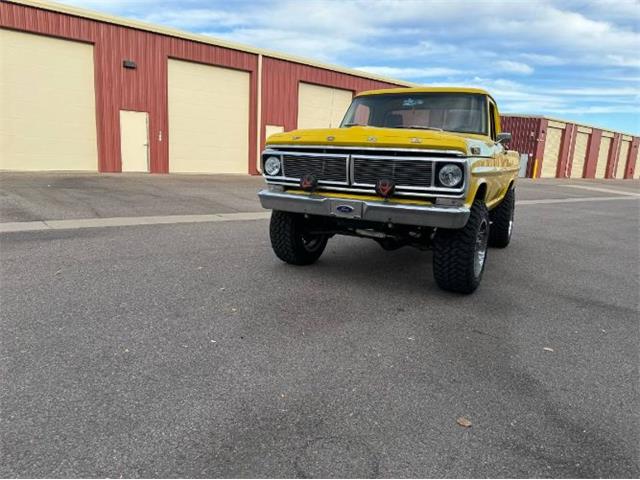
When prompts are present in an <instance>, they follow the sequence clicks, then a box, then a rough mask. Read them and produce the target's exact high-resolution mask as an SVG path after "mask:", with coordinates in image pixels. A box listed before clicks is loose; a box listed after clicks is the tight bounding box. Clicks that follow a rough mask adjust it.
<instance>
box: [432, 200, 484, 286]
mask: <svg viewBox="0 0 640 480" xmlns="http://www.w3.org/2000/svg"><path fill="white" fill-rule="evenodd" d="M481 232H484V233H483V235H482V241H483V245H484V255H483V256H482V264H481V267H480V268H479V271H478V268H477V267H476V263H477V261H478V260H477V258H476V251H477V250H478V239H479V233H481ZM489 234H490V231H489V212H488V211H487V207H486V206H485V204H484V202H482V201H478V200H476V201H475V202H474V204H473V206H472V207H471V214H470V216H469V220H468V221H467V224H466V225H465V226H464V227H463V228H460V229H456V230H449V229H442V228H439V229H438V230H437V231H436V234H435V237H434V239H433V276H434V278H435V280H436V283H437V284H438V286H439V287H440V288H442V289H443V290H448V291H450V292H458V293H472V292H473V291H475V289H476V288H478V285H480V281H481V280H482V274H483V272H484V267H485V264H486V252H487V243H488V237H489Z"/></svg>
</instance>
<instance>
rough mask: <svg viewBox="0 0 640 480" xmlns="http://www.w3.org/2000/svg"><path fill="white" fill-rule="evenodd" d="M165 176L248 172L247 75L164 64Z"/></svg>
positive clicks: (192, 65) (178, 62)
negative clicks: (166, 101)
mask: <svg viewBox="0 0 640 480" xmlns="http://www.w3.org/2000/svg"><path fill="white" fill-rule="evenodd" d="M168 70H169V71H168V75H169V78H168V87H169V88H168V95H169V171H170V172H178V173H248V165H249V164H248V162H249V85H250V82H249V77H250V76H249V73H248V72H242V71H239V70H232V69H229V68H222V67H214V66H210V65H203V64H199V63H193V62H185V61H181V60H172V59H170V60H169V65H168Z"/></svg>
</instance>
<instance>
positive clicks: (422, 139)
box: [266, 87, 519, 209]
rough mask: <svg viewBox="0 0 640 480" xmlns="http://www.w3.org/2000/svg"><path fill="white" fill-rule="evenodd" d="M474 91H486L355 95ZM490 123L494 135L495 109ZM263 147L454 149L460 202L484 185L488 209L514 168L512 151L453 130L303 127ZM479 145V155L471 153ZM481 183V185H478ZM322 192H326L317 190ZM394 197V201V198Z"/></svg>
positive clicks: (272, 138) (343, 195)
mask: <svg viewBox="0 0 640 480" xmlns="http://www.w3.org/2000/svg"><path fill="white" fill-rule="evenodd" d="M428 92H447V93H463V94H468V93H475V94H482V95H486V96H487V97H488V98H491V97H490V96H489V94H488V93H487V92H485V91H484V90H480V89H474V88H448V87H447V88H401V89H386V90H377V91H373V92H365V93H361V94H360V95H358V96H362V95H377V94H382V93H403V94H406V93H428ZM494 113H495V118H494V122H495V125H496V133H500V131H501V130H500V116H499V113H498V110H497V108H496V109H495V112H494ZM266 143H267V146H273V147H278V146H282V145H291V146H295V145H300V146H305V145H306V146H310V145H316V146H327V147H363V148H385V149H394V148H398V149H413V150H416V151H420V150H431V151H433V150H436V151H443V152H444V151H448V152H454V153H457V154H460V155H463V156H465V157H466V160H467V163H468V169H469V170H468V171H469V172H470V176H469V177H470V178H469V179H468V188H467V193H466V197H465V200H464V203H465V205H467V206H470V205H471V204H472V203H473V202H474V200H475V198H476V194H477V193H478V190H479V189H480V188H486V193H485V203H486V205H487V207H488V208H489V209H491V208H493V207H495V206H497V205H498V204H499V203H500V202H501V201H502V198H503V197H504V195H505V194H506V193H507V190H508V189H509V186H510V185H511V184H512V183H513V182H514V181H515V179H516V177H517V176H518V170H519V156H518V153H517V152H515V151H512V150H505V149H504V148H503V147H502V146H500V145H497V144H496V142H495V140H494V139H493V138H491V136H489V135H478V134H468V133H457V132H441V131H432V130H421V129H406V128H402V129H400V128H382V127H371V126H354V127H350V128H319V129H307V130H294V131H291V132H285V133H279V134H275V135H272V136H270V137H269V138H268V139H267V142H266ZM472 147H473V149H476V148H479V149H480V152H481V153H480V155H477V154H476V153H474V152H472ZM483 185H484V186H485V187H483ZM322 195H323V196H329V194H328V193H326V192H323V193H322ZM331 196H335V197H338V198H346V199H349V198H354V199H361V200H367V199H368V200H381V198H380V197H372V198H366V197H367V196H366V195H354V194H347V193H332V194H331ZM396 201H398V200H396Z"/></svg>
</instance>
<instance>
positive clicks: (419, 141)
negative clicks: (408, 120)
mask: <svg viewBox="0 0 640 480" xmlns="http://www.w3.org/2000/svg"><path fill="white" fill-rule="evenodd" d="M411 143H422V139H421V138H418V137H412V138H411Z"/></svg>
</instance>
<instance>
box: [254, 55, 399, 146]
mask: <svg viewBox="0 0 640 480" xmlns="http://www.w3.org/2000/svg"><path fill="white" fill-rule="evenodd" d="M300 82H306V83H315V84H317V85H323V86H327V87H335V88H342V89H345V90H351V91H353V92H354V93H358V92H361V91H364V90H375V89H378V88H393V87H399V86H400V85H395V84H391V83H385V82H379V81H376V80H371V79H367V78H361V77H356V76H354V75H349V74H346V73H341V72H336V71H333V70H326V69H323V68H318V67H312V66H310V65H303V64H300V63H293V62H288V61H285V60H279V59H276V58H270V57H264V58H263V60H262V122H261V124H262V134H261V136H260V138H261V139H262V147H264V140H265V138H264V136H265V125H281V126H283V127H284V129H285V131H288V130H294V129H295V128H296V127H297V124H298V84H299V83H300Z"/></svg>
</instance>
